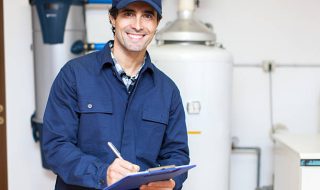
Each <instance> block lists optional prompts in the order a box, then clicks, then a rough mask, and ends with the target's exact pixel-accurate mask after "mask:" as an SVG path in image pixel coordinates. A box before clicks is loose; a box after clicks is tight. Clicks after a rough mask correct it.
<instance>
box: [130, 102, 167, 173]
mask: <svg viewBox="0 0 320 190" xmlns="http://www.w3.org/2000/svg"><path fill="white" fill-rule="evenodd" d="M168 122H169V112H168V110H166V109H164V108H163V107H159V106H144V107H143V110H142V123H141V126H139V127H138V130H137V135H138V137H139V138H137V146H136V147H139V148H137V150H136V153H137V158H138V159H139V160H141V161H142V162H143V163H146V164H147V165H148V166H149V167H154V166H155V165H157V164H158V163H157V157H158V155H159V152H160V149H161V144H162V142H163V137H164V134H165V131H166V129H167V126H168ZM142 137H143V138H142Z"/></svg>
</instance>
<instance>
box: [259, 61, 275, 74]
mask: <svg viewBox="0 0 320 190" xmlns="http://www.w3.org/2000/svg"><path fill="white" fill-rule="evenodd" d="M275 68H276V63H275V61H273V60H264V61H262V69H263V71H264V72H266V73H271V72H273V71H274V70H275Z"/></svg>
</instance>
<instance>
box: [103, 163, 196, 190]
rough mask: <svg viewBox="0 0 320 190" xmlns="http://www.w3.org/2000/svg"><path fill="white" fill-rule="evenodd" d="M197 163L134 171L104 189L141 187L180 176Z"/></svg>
mask: <svg viewBox="0 0 320 190" xmlns="http://www.w3.org/2000/svg"><path fill="white" fill-rule="evenodd" d="M194 167H196V165H182V166H176V167H163V168H160V169H156V170H154V169H153V170H146V171H142V172H137V173H132V174H129V175H127V176H125V177H124V178H122V179H120V180H119V181H117V182H116V183H114V184H112V185H110V186H109V187H106V188H105V189H104V190H129V189H135V188H139V187H140V186H141V185H144V184H147V183H150V182H153V181H163V180H168V179H172V178H174V177H176V176H179V175H181V174H183V173H185V172H187V171H188V170H190V169H191V168H194Z"/></svg>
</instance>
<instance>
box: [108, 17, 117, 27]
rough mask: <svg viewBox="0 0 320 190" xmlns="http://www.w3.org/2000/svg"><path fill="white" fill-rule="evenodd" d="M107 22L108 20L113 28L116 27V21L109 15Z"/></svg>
mask: <svg viewBox="0 0 320 190" xmlns="http://www.w3.org/2000/svg"><path fill="white" fill-rule="evenodd" d="M109 20H110V23H111V24H112V26H113V27H115V26H116V20H115V19H114V18H113V16H111V15H109Z"/></svg>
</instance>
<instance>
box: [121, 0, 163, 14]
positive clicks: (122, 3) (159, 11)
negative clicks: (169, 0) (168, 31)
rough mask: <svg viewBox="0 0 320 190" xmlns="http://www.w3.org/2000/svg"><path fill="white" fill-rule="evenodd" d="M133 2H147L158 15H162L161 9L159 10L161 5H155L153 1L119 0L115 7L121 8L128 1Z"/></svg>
mask: <svg viewBox="0 0 320 190" xmlns="http://www.w3.org/2000/svg"><path fill="white" fill-rule="evenodd" d="M134 2H145V3H148V4H149V5H150V6H151V7H152V8H154V9H155V10H156V11H157V13H158V14H159V15H162V11H161V7H159V5H157V4H156V3H154V2H153V1H148V0H128V1H120V2H119V3H118V4H117V6H116V8H117V9H122V8H125V7H126V6H128V5H129V4H130V3H134Z"/></svg>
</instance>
